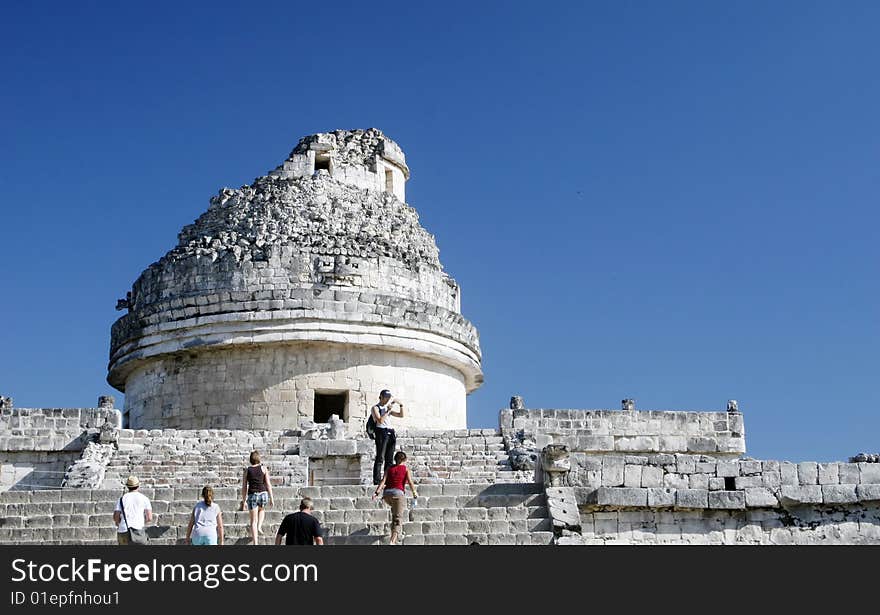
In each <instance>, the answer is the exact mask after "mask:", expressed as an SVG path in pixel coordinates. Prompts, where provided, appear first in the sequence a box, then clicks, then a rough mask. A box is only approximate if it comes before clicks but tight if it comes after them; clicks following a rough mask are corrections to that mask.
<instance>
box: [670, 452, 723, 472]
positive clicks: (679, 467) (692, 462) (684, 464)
mask: <svg viewBox="0 0 880 615" xmlns="http://www.w3.org/2000/svg"><path fill="white" fill-rule="evenodd" d="M697 459H698V457H694V456H693V455H676V456H675V471H676V472H678V473H679V474H693V473H694V472H696V471H697ZM713 466H714V464H713ZM713 472H714V467H713Z"/></svg>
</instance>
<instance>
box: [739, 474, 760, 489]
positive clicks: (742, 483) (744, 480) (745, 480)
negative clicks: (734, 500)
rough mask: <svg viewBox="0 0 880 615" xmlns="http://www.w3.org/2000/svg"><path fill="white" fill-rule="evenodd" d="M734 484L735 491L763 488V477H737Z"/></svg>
mask: <svg viewBox="0 0 880 615" xmlns="http://www.w3.org/2000/svg"><path fill="white" fill-rule="evenodd" d="M734 484H735V485H736V488H737V489H745V488H747V487H763V486H764V477H763V476H737V477H736V478H735V479H734Z"/></svg>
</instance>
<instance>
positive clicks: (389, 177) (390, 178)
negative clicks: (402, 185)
mask: <svg viewBox="0 0 880 615" xmlns="http://www.w3.org/2000/svg"><path fill="white" fill-rule="evenodd" d="M385 192H394V171H392V170H391V169H385Z"/></svg>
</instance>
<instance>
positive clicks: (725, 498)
mask: <svg viewBox="0 0 880 615" xmlns="http://www.w3.org/2000/svg"><path fill="white" fill-rule="evenodd" d="M745 507H746V494H745V493H744V492H742V491H710V492H709V508H717V509H722V510H742V509H744V508H745Z"/></svg>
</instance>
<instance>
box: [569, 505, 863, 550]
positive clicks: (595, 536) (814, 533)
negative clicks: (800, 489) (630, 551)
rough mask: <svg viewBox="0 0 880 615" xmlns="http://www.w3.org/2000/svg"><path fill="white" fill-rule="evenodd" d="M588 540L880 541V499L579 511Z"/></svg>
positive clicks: (635, 542)
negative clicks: (780, 506) (770, 506)
mask: <svg viewBox="0 0 880 615" xmlns="http://www.w3.org/2000/svg"><path fill="white" fill-rule="evenodd" d="M581 524H582V536H583V542H584V543H585V544H609V545H613V544H661V545H662V544H698V545H705V544H719V545H720V544H728V545H737V544H753V545H759V544H765V545H798V544H803V545H810V544H853V545H860V544H875V545H876V544H880V504H878V503H876V502H872V503H868V504H864V505H842V506H836V507H806V506H804V507H797V508H792V509H790V510H763V509H753V510H746V511H728V510H680V511H671V510H670V511H660V510H612V511H604V512H581Z"/></svg>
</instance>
